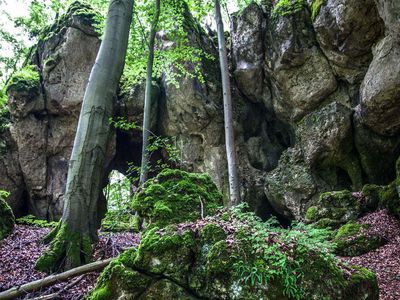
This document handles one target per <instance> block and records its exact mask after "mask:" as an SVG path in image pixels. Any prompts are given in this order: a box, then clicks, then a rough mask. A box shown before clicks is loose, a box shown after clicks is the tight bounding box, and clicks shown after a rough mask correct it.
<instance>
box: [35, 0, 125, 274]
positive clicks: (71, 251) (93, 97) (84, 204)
mask: <svg viewBox="0 0 400 300" xmlns="http://www.w3.org/2000/svg"><path fill="white" fill-rule="evenodd" d="M132 10H133V0H111V1H110V5H109V10H108V16H107V23H106V28H105V35H104V39H103V42H102V43H101V46H100V50H99V53H98V54H97V58H96V62H95V64H94V66H93V68H92V71H91V74H90V77H89V82H88V84H87V86H86V91H85V96H84V99H83V104H82V109H81V113H80V116H79V122H78V128H77V133H76V136H75V141H74V147H73V150H72V155H71V159H70V162H69V168H68V178H67V186H66V192H65V196H64V211H63V216H62V219H61V221H60V223H59V225H58V227H57V228H56V229H55V230H54V231H53V232H51V233H50V235H49V236H48V239H52V242H51V246H50V249H49V250H48V251H46V252H45V253H44V254H43V255H42V256H41V257H40V258H39V260H38V261H37V263H36V268H37V269H39V270H42V271H59V270H60V269H71V268H74V267H77V266H79V265H82V264H86V263H88V262H89V260H90V257H91V243H92V242H94V241H96V239H97V229H98V227H99V226H98V225H99V222H98V216H97V214H98V210H99V208H100V207H99V195H100V192H101V181H102V179H103V176H104V171H105V170H104V169H105V166H104V164H105V158H106V157H105V156H106V153H107V146H108V142H109V136H110V124H109V118H110V117H111V116H112V110H113V100H114V98H115V93H116V90H117V87H118V83H119V80H120V77H121V74H122V71H123V67H124V62H125V54H126V50H127V45H128V38H129V29H130V23H131V18H132Z"/></svg>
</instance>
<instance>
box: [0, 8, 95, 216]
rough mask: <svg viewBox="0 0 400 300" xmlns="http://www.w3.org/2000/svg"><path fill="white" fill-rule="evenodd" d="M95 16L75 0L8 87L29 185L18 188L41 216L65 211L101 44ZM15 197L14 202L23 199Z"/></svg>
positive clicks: (18, 157)
mask: <svg viewBox="0 0 400 300" xmlns="http://www.w3.org/2000/svg"><path fill="white" fill-rule="evenodd" d="M96 20H97V18H96V13H95V12H94V11H93V10H92V9H91V7H90V6H88V5H86V4H82V3H79V2H74V3H73V4H72V5H71V7H70V8H69V10H68V11H67V12H66V14H65V15H63V16H61V17H60V19H59V20H58V21H57V22H56V23H55V24H54V25H53V26H52V27H51V28H49V29H48V31H47V32H46V33H45V34H43V36H42V37H41V39H40V41H39V42H38V45H37V48H36V49H35V52H34V55H33V56H32V59H31V63H32V64H33V66H27V67H25V68H23V69H22V70H21V71H19V72H17V73H16V74H15V75H14V76H13V78H12V79H11V80H10V83H9V85H8V88H7V93H8V98H9V100H8V106H9V109H10V113H11V119H12V124H11V127H10V132H11V138H12V140H13V141H15V145H16V148H17V152H18V155H14V156H15V157H14V158H15V159H14V161H15V163H16V164H17V165H19V167H20V170H21V173H22V176H23V178H24V183H25V185H26V187H25V188H20V191H24V190H26V193H25V194H24V195H21V192H19V194H20V195H19V197H20V198H19V202H20V203H22V202H24V203H23V205H25V206H26V203H25V199H24V198H26V199H27V200H28V203H29V205H28V208H25V210H29V211H30V212H32V213H33V214H35V215H36V216H38V217H41V218H49V219H57V218H59V217H60V216H61V214H62V209H63V194H64V190H65V184H66V176H67V170H68V161H69V158H70V155H71V151H72V146H73V142H74V137H75V132H76V127H77V124H78V118H79V113H80V107H81V103H82V100H83V96H84V92H85V88H86V83H87V81H88V79H89V74H90V71H91V69H92V66H93V64H94V61H95V58H96V55H97V49H98V48H99V45H100V39H99V37H98V33H96V32H95V30H94V26H93V25H94V24H95V23H96V22H97V21H96ZM39 71H40V72H39ZM8 152H9V153H11V149H9V150H8ZM1 161H2V163H3V164H4V163H5V162H3V160H1ZM14 169H15V168H14ZM17 171H18V169H17ZM0 183H1V184H0V186H1V187H2V188H7V187H6V186H5V185H6V183H5V184H3V183H2V182H0ZM16 183H18V182H17V181H16ZM16 185H18V184H16ZM11 192H13V191H12V190H11ZM14 196H17V195H16V194H15V193H12V196H11V197H13V202H14V201H16V202H18V200H16V199H14ZM13 206H14V205H13Z"/></svg>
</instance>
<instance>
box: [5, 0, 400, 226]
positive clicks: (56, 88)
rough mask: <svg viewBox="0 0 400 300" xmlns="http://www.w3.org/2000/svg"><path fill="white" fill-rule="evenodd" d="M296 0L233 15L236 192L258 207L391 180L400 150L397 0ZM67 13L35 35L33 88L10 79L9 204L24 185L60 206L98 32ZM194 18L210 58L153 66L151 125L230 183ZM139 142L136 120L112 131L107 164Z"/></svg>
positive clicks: (215, 72) (38, 199) (125, 111)
mask: <svg viewBox="0 0 400 300" xmlns="http://www.w3.org/2000/svg"><path fill="white" fill-rule="evenodd" d="M303 4H304V5H303V7H302V8H299V9H295V10H293V11H290V9H289V10H288V13H286V14H285V15H284V16H282V15H279V13H277V12H274V11H271V10H273V9H274V7H264V6H261V5H257V4H255V3H253V4H251V5H249V6H248V7H247V8H245V9H244V10H243V11H241V12H238V13H236V14H235V15H233V16H232V27H231V45H232V46H231V49H230V58H231V70H230V71H231V74H232V83H233V84H232V94H233V98H234V119H235V120H234V122H235V135H236V148H237V149H236V150H237V153H238V159H239V174H240V178H241V179H240V184H241V194H242V198H243V199H244V200H245V201H247V202H249V203H250V204H251V206H252V208H253V209H254V210H255V211H257V213H258V214H259V215H262V216H266V215H267V214H269V213H271V212H272V211H275V212H278V213H279V214H281V215H283V216H285V217H287V218H297V219H301V218H303V216H304V213H305V211H306V209H307V208H308V207H309V206H311V205H313V203H315V201H316V200H317V199H318V197H319V195H320V193H322V192H325V191H328V190H340V189H353V190H357V189H359V188H360V186H362V185H363V184H365V183H375V184H387V183H389V182H390V181H392V180H393V179H394V178H395V170H394V162H395V161H396V159H397V158H398V157H399V155H400V118H399V117H398V116H399V115H400V105H399V101H400V90H399V87H400V82H399V81H400V77H399V74H400V70H398V68H399V64H398V61H399V60H400V50H399V49H400V33H399V32H400V30H399V29H400V25H399V24H400V22H399V16H400V7H399V4H398V1H396V0H388V1H387V0H360V1H350V0H326V1H304V3H303ZM73 11H74V10H72V12H73ZM311 15H312V16H311ZM64 21H65V22H66V23H65V24H66V25H65V26H60V27H57V28H53V29H54V30H53V34H52V35H50V36H49V37H48V38H47V39H46V40H44V41H42V42H40V43H39V45H38V48H37V51H36V55H35V57H34V63H35V64H36V66H37V67H38V69H39V71H40V74H41V81H40V86H39V88H38V89H37V90H36V91H35V90H33V91H32V90H30V91H10V94H9V97H10V99H9V106H10V111H11V115H12V120H13V122H12V126H11V127H10V129H7V130H6V131H5V132H4V133H2V134H1V135H2V137H4V141H5V142H3V143H2V144H0V153H1V158H0V166H3V167H2V168H1V169H0V188H4V189H7V190H10V191H12V194H11V198H9V201H10V203H11V205H12V206H13V208H14V209H15V210H17V209H18V207H20V206H21V205H22V204H21V203H22V202H21V201H22V200H21V199H26V201H29V203H30V209H31V210H32V211H33V212H34V213H35V214H37V215H39V216H43V217H46V216H47V217H53V216H54V217H55V216H58V215H59V214H60V212H61V207H62V195H63V189H64V186H65V180H66V172H67V163H68V159H69V155H70V152H71V149H72V143H73V138H74V135H75V128H76V124H77V120H78V115H79V109H80V103H81V101H82V99H83V93H84V89H85V85H86V82H87V80H88V76H89V73H90V70H91V67H92V64H93V62H94V59H95V56H96V52H97V49H98V46H99V40H98V38H97V36H96V33H95V32H94V31H93V29H92V27H91V26H90V24H91V21H90V14H88V13H71V14H70V15H69V16H68V18H66V19H64ZM189 21H190V22H189V23H190V26H188V33H189V37H190V42H191V44H192V46H195V47H197V48H201V49H202V50H203V51H204V52H206V53H208V54H209V55H210V56H211V57H214V60H210V59H203V61H202V64H201V70H202V73H203V75H204V79H205V80H204V81H200V80H198V79H196V78H192V77H189V76H188V77H183V78H180V79H179V87H178V88H177V87H175V86H174V85H171V84H168V80H167V79H168V78H166V77H165V76H164V77H163V78H161V79H160V80H159V82H158V86H157V87H156V86H155V87H154V103H155V105H154V111H153V112H152V114H153V117H152V119H153V120H154V122H153V124H152V129H153V130H154V132H155V133H156V134H158V135H162V136H170V137H175V139H176V145H177V147H178V148H179V149H180V150H181V158H182V161H183V167H184V169H186V170H189V171H198V172H208V173H210V175H211V176H212V178H213V180H214V181H215V182H216V184H217V185H218V186H219V187H220V188H221V189H222V190H224V191H226V189H227V168H226V155H225V143H224V132H223V131H224V124H223V106H222V91H221V85H220V73H219V68H218V62H217V49H216V47H217V46H216V43H215V40H213V38H212V36H208V35H207V34H205V32H204V31H203V30H202V29H201V28H200V27H199V26H198V25H196V24H195V23H193V20H189ZM164 42H165V43H166V44H168V47H169V46H171V44H173V43H171V41H164ZM166 47H167V45H166ZM188 67H189V68H190V67H191V66H190V65H188ZM143 90H144V89H143V85H137V86H135V87H132V88H131V90H130V92H129V93H125V94H124V95H122V96H121V97H119V99H118V101H117V107H116V108H117V109H116V115H117V116H121V117H124V118H127V119H128V120H129V121H135V123H137V124H140V123H141V122H142V99H143ZM3 144H4V146H3ZM1 147H3V148H4V151H3V150H1V149H3V148H1ZM140 149H141V134H140V131H139V130H137V131H135V132H132V133H129V132H121V131H118V132H117V135H116V156H115V159H114V161H113V165H112V167H113V168H115V169H118V170H120V171H122V172H125V171H126V162H127V161H132V162H134V163H137V162H139V161H140ZM112 157H113V155H111V154H110V159H111V158H112Z"/></svg>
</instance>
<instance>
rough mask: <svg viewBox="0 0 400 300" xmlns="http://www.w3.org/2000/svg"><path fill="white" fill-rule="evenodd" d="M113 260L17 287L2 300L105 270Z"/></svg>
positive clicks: (0, 299) (9, 291)
mask: <svg viewBox="0 0 400 300" xmlns="http://www.w3.org/2000/svg"><path fill="white" fill-rule="evenodd" d="M111 260H112V258H109V259H105V260H99V261H96V262H93V263H90V264H87V265H84V266H80V267H77V268H74V269H71V270H68V271H66V272H63V273H60V274H55V275H50V276H48V277H45V278H42V279H39V280H36V281H32V282H29V283H25V284H23V285H20V286H15V287H13V288H11V289H9V290H6V291H4V292H1V293H0V300H7V299H15V298H17V297H19V296H22V295H24V294H27V293H31V292H34V291H36V290H39V289H41V288H45V287H48V286H51V285H53V284H56V283H58V282H60V281H66V280H68V279H69V278H72V277H76V276H79V275H82V274H85V273H90V272H93V271H97V270H100V269H103V268H104V267H106V266H107V265H108V264H109V263H110V262H111Z"/></svg>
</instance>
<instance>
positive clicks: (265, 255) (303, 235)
mask: <svg viewBox="0 0 400 300" xmlns="http://www.w3.org/2000/svg"><path fill="white" fill-rule="evenodd" d="M245 210H246V205H245V204H241V205H240V206H238V207H236V208H234V210H233V212H234V219H237V220H238V221H240V223H244V224H246V227H245V228H242V230H243V232H245V233H244V234H242V235H240V237H239V239H238V243H239V245H240V246H239V247H241V248H243V249H247V248H248V245H251V248H250V254H248V255H244V256H243V257H251V258H252V259H251V260H247V259H243V258H242V259H239V260H238V261H237V262H236V263H235V264H234V266H233V267H234V270H235V272H236V273H237V275H238V276H239V277H240V278H241V280H242V281H244V282H245V283H247V282H250V283H251V284H252V285H256V284H259V285H263V284H268V283H270V282H271V281H276V280H278V281H280V283H281V284H282V286H283V291H284V294H285V295H286V296H288V297H289V298H291V299H304V297H305V295H306V290H305V289H304V287H302V286H301V284H300V282H301V280H302V278H303V277H304V269H305V268H304V264H305V262H306V260H307V259H308V256H309V255H311V254H312V255H315V256H317V258H316V260H323V261H335V258H334V256H333V254H331V251H332V250H333V249H334V245H333V244H332V243H331V242H330V239H331V238H332V231H330V230H329V229H320V228H315V227H314V226H312V225H305V224H303V223H293V224H292V226H291V227H290V228H289V229H284V228H281V227H280V226H279V225H278V224H279V223H278V222H277V220H276V219H275V218H270V219H269V220H267V221H266V222H262V221H261V219H259V218H258V217H257V216H255V215H254V214H253V213H250V212H244V211H245ZM254 257H257V259H254Z"/></svg>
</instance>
